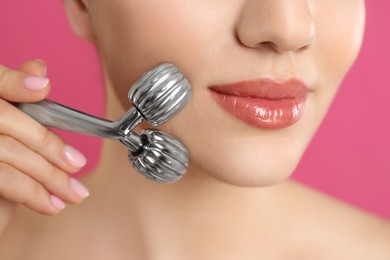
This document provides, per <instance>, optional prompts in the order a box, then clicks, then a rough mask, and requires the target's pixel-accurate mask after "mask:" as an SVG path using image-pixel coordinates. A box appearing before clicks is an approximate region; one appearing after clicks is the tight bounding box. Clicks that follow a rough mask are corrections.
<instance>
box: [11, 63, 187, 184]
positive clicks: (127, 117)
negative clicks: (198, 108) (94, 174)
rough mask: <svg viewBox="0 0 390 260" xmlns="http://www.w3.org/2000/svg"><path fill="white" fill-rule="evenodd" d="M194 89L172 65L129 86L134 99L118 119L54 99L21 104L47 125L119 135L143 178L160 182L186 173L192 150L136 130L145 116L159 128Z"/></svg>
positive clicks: (153, 133) (160, 135) (165, 137)
mask: <svg viewBox="0 0 390 260" xmlns="http://www.w3.org/2000/svg"><path fill="white" fill-rule="evenodd" d="M191 94H192V89H191V85H190V84H189V82H188V81H187V79H186V78H185V77H184V76H183V75H182V74H181V73H180V72H179V71H178V69H177V68H176V67H175V66H174V65H172V64H168V63H164V64H161V65H159V66H157V67H155V68H154V69H152V70H150V71H148V72H147V73H145V74H144V75H143V76H142V77H141V78H140V79H139V80H138V81H137V82H136V83H135V84H134V85H133V86H132V87H131V89H130V91H129V96H128V97H129V100H130V101H131V102H132V103H133V107H131V108H130V109H129V110H128V111H127V112H126V113H125V114H124V115H123V116H121V117H120V118H119V119H118V120H116V121H110V120H106V119H103V118H98V117H95V116H92V115H89V114H86V113H83V112H81V111H78V110H75V109H72V108H69V107H66V106H63V105H60V104H58V103H55V102H53V101H50V100H47V99H46V100H43V101H40V102H37V103H21V104H17V105H16V106H17V107H19V109H21V110H22V111H24V112H25V113H27V114H28V115H30V116H31V117H32V118H34V119H35V120H37V121H38V122H40V123H41V124H43V125H45V126H47V127H53V128H58V129H62V130H67V131H71V132H76V133H81V134H87V135H94V136H100V137H106V138H110V139H116V140H118V141H120V142H121V143H122V144H124V145H125V146H126V147H128V148H129V161H130V163H131V164H132V165H133V166H134V167H135V169H136V170H137V171H139V172H140V173H141V174H143V175H144V176H146V177H148V178H149V179H152V180H154V181H157V182H174V181H176V180H178V179H180V177H181V176H182V175H183V174H184V173H185V171H186V168H187V166H188V160H189V159H188V152H187V150H186V149H185V147H184V145H182V144H181V143H180V142H179V141H177V140H175V139H174V138H173V137H171V136H169V135H167V134H165V133H163V132H161V131H157V130H145V131H143V132H142V133H141V134H140V135H138V134H136V133H134V132H133V131H132V130H133V129H134V128H135V127H136V126H137V125H138V124H139V123H140V122H141V121H142V119H146V120H147V121H148V122H149V123H150V124H151V125H153V126H157V125H159V124H162V123H164V122H166V121H168V120H169V119H170V118H171V117H173V116H174V115H176V114H177V113H178V112H180V110H181V109H182V108H183V107H184V106H185V105H186V104H187V103H188V101H189V100H190V98H191Z"/></svg>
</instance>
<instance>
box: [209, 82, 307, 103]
mask: <svg viewBox="0 0 390 260" xmlns="http://www.w3.org/2000/svg"><path fill="white" fill-rule="evenodd" d="M210 89H211V90H213V91H216V92H219V93H223V94H226V95H232V96H238V97H252V98H262V99H269V100H280V99H288V98H304V97H306V95H307V92H308V91H309V87H308V85H307V84H306V83H305V82H303V81H302V80H300V79H297V78H291V79H288V80H276V79H272V78H261V79H254V80H245V81H240V82H235V83H228V84H222V85H214V86H211V87H210Z"/></svg>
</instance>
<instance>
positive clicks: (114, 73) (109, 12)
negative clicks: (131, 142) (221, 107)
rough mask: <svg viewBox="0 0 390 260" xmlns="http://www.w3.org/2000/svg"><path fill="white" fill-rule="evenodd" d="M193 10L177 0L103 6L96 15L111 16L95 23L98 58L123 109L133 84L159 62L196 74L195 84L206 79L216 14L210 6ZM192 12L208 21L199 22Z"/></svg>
mask: <svg viewBox="0 0 390 260" xmlns="http://www.w3.org/2000/svg"><path fill="white" fill-rule="evenodd" d="M200 2H202V1H200ZM203 2H205V1H203ZM207 2H208V1H207ZM215 2H217V1H215ZM192 5H194V4H191V3H189V2H188V1H175V0H174V1H171V2H170V4H167V3H166V2H164V1H162V2H159V1H143V0H142V1H141V0H132V1H127V2H123V1H113V2H112V3H111V1H100V2H99V8H98V10H97V14H96V15H97V16H99V10H105V13H104V15H103V16H105V18H107V16H108V17H110V19H103V20H104V21H105V22H104V23H102V22H100V21H99V18H98V19H97V21H96V22H95V25H96V26H95V27H96V31H97V35H98V42H99V50H100V52H101V55H100V56H101V59H102V61H103V64H105V71H106V72H107V78H108V80H109V83H110V85H111V86H113V88H114V91H115V92H116V94H117V96H118V98H119V100H120V101H121V103H122V104H123V106H124V107H128V106H129V102H128V100H127V98H126V97H127V92H128V89H129V88H130V84H131V83H132V82H134V81H135V80H137V79H138V78H139V77H140V76H141V75H142V73H143V72H145V71H147V70H148V69H150V68H152V67H153V66H155V65H157V64H159V63H162V62H172V63H174V64H175V65H176V66H178V67H179V69H180V70H181V71H182V72H183V74H185V75H193V74H194V73H193V72H194V71H196V75H197V76H194V77H193V78H190V81H191V82H192V84H193V85H197V82H198V81H201V80H202V79H201V77H199V75H202V74H205V73H202V68H203V66H202V64H206V63H207V62H206V60H207V59H210V55H209V53H211V51H210V50H209V49H210V46H211V45H210V44H208V43H209V42H210V41H215V39H207V35H214V36H215V33H210V32H209V31H211V30H213V31H215V30H218V28H217V27H218V23H217V22H216V21H214V20H215V19H216V18H215V17H218V11H215V9H214V10H210V4H204V3H203V4H202V3H197V6H192ZM220 9H223V8H220ZM195 10H197V11H195ZM222 11H223V10H219V12H222ZM194 12H195V13H196V12H200V13H203V14H204V16H202V19H200V20H199V19H198V18H199V17H198V16H196V15H194ZM207 12H210V15H207ZM146 14H147V15H146ZM210 24H213V26H212V27H211V26H210ZM224 26H225V25H224ZM206 50H207V51H206ZM206 52H207V54H206ZM205 71H206V69H204V70H203V72H205Z"/></svg>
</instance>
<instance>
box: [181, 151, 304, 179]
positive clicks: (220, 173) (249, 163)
mask: <svg viewBox="0 0 390 260" xmlns="http://www.w3.org/2000/svg"><path fill="white" fill-rule="evenodd" d="M223 157H224V158H229V157H228V156H227V157H225V156H221V157H219V158H223ZM233 157H234V155H233ZM255 157H257V158H255ZM259 158H262V159H259ZM300 159H301V154H298V153H295V154H293V155H287V154H284V155H280V153H279V155H278V156H277V157H276V158H275V157H273V158H272V156H271V155H269V153H268V156H246V157H245V158H239V157H238V158H235V159H230V160H226V159H225V160H219V161H215V160H211V161H208V164H206V163H200V164H199V163H197V162H196V158H194V160H193V161H194V162H191V163H190V167H189V172H188V175H189V177H195V178H197V177H203V178H204V177H209V178H212V179H214V180H217V181H219V182H222V183H225V184H229V185H233V186H239V187H267V186H272V185H275V184H279V183H281V182H284V181H286V180H287V179H288V178H289V177H290V176H291V175H292V173H293V172H294V171H295V169H296V167H297V166H298V164H299V161H300ZM200 175H202V176H200Z"/></svg>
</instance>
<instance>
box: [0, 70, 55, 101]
mask: <svg viewBox="0 0 390 260" xmlns="http://www.w3.org/2000/svg"><path fill="white" fill-rule="evenodd" d="M49 91H50V82H49V79H47V78H45V77H40V76H34V75H28V74H26V73H23V72H20V71H15V70H11V69H9V68H6V67H4V66H1V65H0V98H3V99H6V100H8V101H12V102H35V101H39V100H42V99H44V98H45V97H46V96H47V95H48V93H49Z"/></svg>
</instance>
